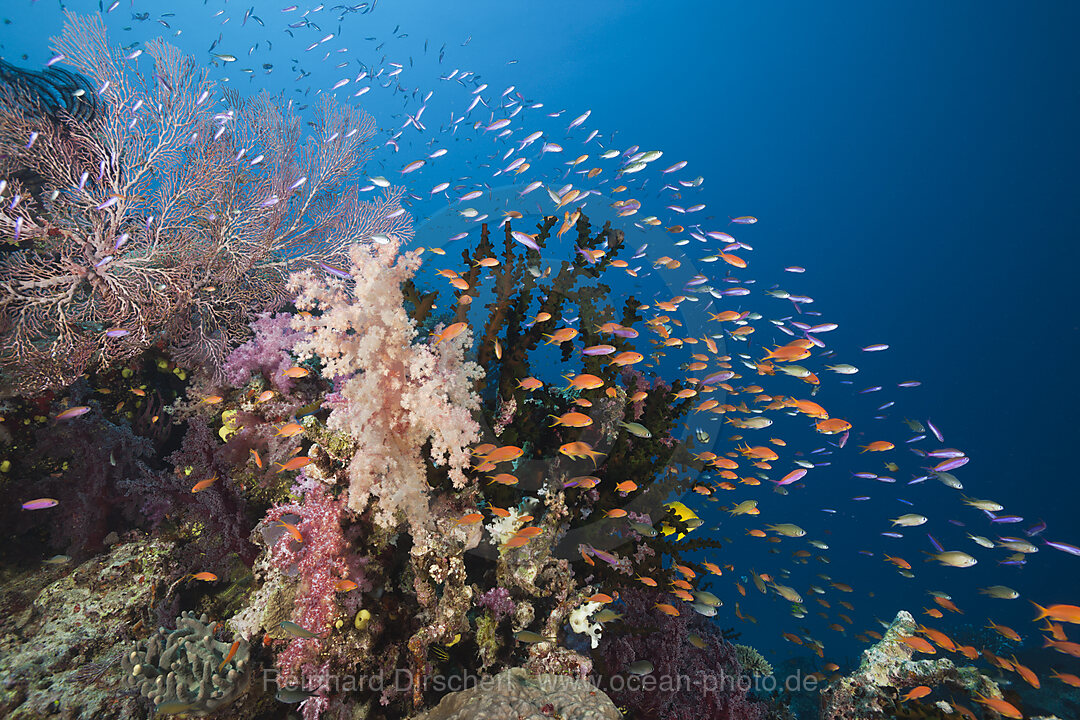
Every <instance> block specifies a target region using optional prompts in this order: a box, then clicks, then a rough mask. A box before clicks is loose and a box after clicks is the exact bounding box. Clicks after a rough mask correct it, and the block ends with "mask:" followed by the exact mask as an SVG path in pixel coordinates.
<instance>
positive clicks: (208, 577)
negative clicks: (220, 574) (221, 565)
mask: <svg viewBox="0 0 1080 720" xmlns="http://www.w3.org/2000/svg"><path fill="white" fill-rule="evenodd" d="M189 577H191V578H192V579H193V580H202V581H203V582H214V581H215V580H217V579H218V578H217V575H215V574H214V573H212V572H197V573H192V574H191V575H190V576H189Z"/></svg>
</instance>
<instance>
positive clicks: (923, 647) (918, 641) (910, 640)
mask: <svg viewBox="0 0 1080 720" xmlns="http://www.w3.org/2000/svg"><path fill="white" fill-rule="evenodd" d="M900 642H902V643H904V644H905V645H907V646H908V647H910V648H911V649H912V650H917V651H918V652H921V653H926V654H927V655H936V654H937V650H936V649H935V648H934V646H933V645H931V644H930V643H928V642H927V641H926V640H924V639H923V638H921V637H904V638H900Z"/></svg>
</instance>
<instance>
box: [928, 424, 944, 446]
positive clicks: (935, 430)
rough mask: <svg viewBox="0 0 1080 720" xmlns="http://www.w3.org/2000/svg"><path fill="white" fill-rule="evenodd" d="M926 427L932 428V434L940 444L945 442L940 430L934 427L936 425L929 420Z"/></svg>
mask: <svg viewBox="0 0 1080 720" xmlns="http://www.w3.org/2000/svg"><path fill="white" fill-rule="evenodd" d="M926 427H928V428H930V432H932V433H934V437H936V438H937V441H938V442H945V437H944V436H943V435H942V434H941V431H940V430H938V429H937V428H936V427H934V423H932V422H930V421H929V420H927V421H926Z"/></svg>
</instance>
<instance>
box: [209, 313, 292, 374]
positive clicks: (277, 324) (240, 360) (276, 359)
mask: <svg viewBox="0 0 1080 720" xmlns="http://www.w3.org/2000/svg"><path fill="white" fill-rule="evenodd" d="M291 321H292V314H290V313H278V314H276V315H271V314H270V313H263V314H261V315H259V317H258V318H256V319H255V321H254V322H252V323H251V329H252V330H254V331H255V337H253V338H252V339H251V340H249V341H247V342H246V343H244V344H243V345H241V346H240V347H238V348H236V349H235V350H233V351H232V352H231V353H230V354H229V357H228V359H227V360H226V361H225V368H224V370H225V377H226V378H228V381H229V384H231V385H233V386H234V387H243V386H244V385H246V384H247V383H248V382H249V381H250V380H251V376H252V375H253V374H254V373H262V375H263V377H265V378H266V379H267V380H268V381H269V382H270V383H271V384H272V385H273V386H274V388H275V389H277V390H278V391H279V392H281V393H288V392H289V391H290V390H292V386H293V383H294V382H295V381H294V380H293V379H292V378H291V377H289V376H288V375H285V374H284V371H285V370H287V369H289V368H290V367H292V365H293V357H292V354H291V353H292V349H293V347H294V346H295V345H296V343H297V342H298V341H299V340H300V339H301V338H302V337H304V333H303V332H300V331H299V330H293V328H292V327H291V325H290V323H291Z"/></svg>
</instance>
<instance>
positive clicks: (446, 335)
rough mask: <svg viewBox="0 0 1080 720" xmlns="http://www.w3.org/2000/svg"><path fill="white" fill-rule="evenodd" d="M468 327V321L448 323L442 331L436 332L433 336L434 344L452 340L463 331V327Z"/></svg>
mask: <svg viewBox="0 0 1080 720" xmlns="http://www.w3.org/2000/svg"><path fill="white" fill-rule="evenodd" d="M467 327H469V324H468V323H464V322H456V323H454V324H453V325H448V326H447V327H446V328H444V329H443V331H442V332H440V333H437V334H436V335H435V336H434V337H435V344H436V345H437V344H439V343H440V342H445V341H447V340H453V339H454V338H456V337H457V336H458V335H460V334H461V333H463V332H465V328H467Z"/></svg>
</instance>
